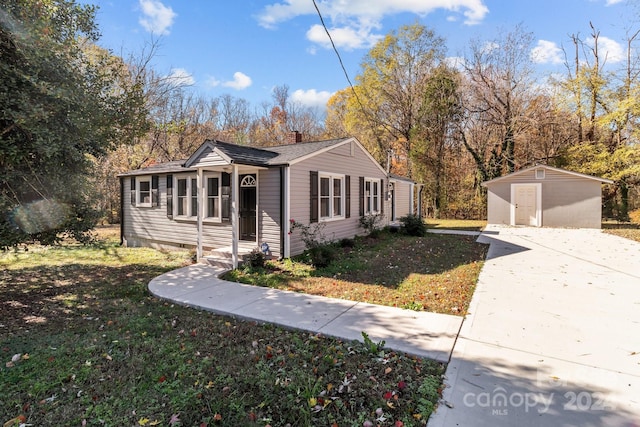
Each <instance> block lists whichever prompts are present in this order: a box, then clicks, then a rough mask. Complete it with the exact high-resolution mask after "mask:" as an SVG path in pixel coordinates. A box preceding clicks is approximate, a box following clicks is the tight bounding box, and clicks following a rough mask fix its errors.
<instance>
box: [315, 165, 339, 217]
mask: <svg viewBox="0 0 640 427" xmlns="http://www.w3.org/2000/svg"><path fill="white" fill-rule="evenodd" d="M319 178H320V180H319V181H320V191H319V194H320V218H321V219H325V220H326V219H333V218H341V217H343V215H344V214H343V212H344V203H345V201H344V181H345V179H344V176H342V175H329V174H322V173H321V174H320V176H319Z"/></svg>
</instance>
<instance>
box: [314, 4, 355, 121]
mask: <svg viewBox="0 0 640 427" xmlns="http://www.w3.org/2000/svg"><path fill="white" fill-rule="evenodd" d="M312 1H313V5H314V6H315V8H316V11H317V12H318V16H319V17H320V23H321V24H322V28H324V31H325V33H327V37H329V41H330V42H331V46H333V51H334V52H335V53H336V56H337V57H338V61H340V66H341V67H342V71H343V72H344V76H345V77H346V78H347V81H348V82H349V86H350V87H351V90H352V91H353V95H354V96H355V97H356V101H358V105H360V109H361V110H362V112H363V113H364V114H365V116H366V115H367V112H366V110H365V109H364V106H363V105H362V102H360V97H359V96H358V92H356V89H355V88H354V87H353V83H351V79H350V78H349V73H347V69H346V68H345V66H344V63H343V62H342V57H341V56H340V52H338V48H337V47H336V44H335V43H334V42H333V37H331V33H329V29H328V28H327V26H326V25H325V23H324V18H323V17H322V13H320V9H319V8H318V5H317V3H316V0H312Z"/></svg>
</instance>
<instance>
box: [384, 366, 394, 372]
mask: <svg viewBox="0 0 640 427" xmlns="http://www.w3.org/2000/svg"><path fill="white" fill-rule="evenodd" d="M391 371H393V369H391V368H390V367H388V368H387V369H385V370H384V373H385V374H389V373H391Z"/></svg>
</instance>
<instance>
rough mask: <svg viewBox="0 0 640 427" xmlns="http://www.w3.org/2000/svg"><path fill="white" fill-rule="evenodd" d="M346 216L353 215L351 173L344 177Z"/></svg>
mask: <svg viewBox="0 0 640 427" xmlns="http://www.w3.org/2000/svg"><path fill="white" fill-rule="evenodd" d="M344 197H345V202H344V204H345V206H344V216H345V218H350V217H351V177H350V176H349V175H347V176H345V177H344Z"/></svg>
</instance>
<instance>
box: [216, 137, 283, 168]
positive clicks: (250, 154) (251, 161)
mask: <svg viewBox="0 0 640 427" xmlns="http://www.w3.org/2000/svg"><path fill="white" fill-rule="evenodd" d="M210 142H211V143H213V144H215V146H216V147H217V148H218V149H219V150H220V151H222V152H223V153H224V154H226V155H227V156H228V157H229V158H231V159H233V162H234V163H239V164H242V165H252V166H262V165H266V164H268V162H269V160H271V159H273V158H274V157H276V156H277V155H278V154H277V153H274V152H272V151H269V149H264V148H256V147H249V146H246V145H237V144H232V143H230V142H223V141H210Z"/></svg>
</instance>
